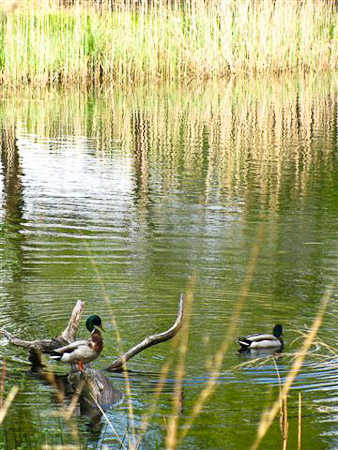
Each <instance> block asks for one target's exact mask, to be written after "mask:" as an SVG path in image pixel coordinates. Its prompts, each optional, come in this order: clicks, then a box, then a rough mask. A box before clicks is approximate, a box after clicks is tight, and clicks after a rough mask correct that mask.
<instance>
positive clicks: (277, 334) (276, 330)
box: [273, 325, 283, 338]
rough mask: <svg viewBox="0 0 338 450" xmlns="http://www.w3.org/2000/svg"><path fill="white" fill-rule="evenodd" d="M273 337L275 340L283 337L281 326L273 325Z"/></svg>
mask: <svg viewBox="0 0 338 450" xmlns="http://www.w3.org/2000/svg"><path fill="white" fill-rule="evenodd" d="M273 335H274V336H275V337H276V338H280V337H281V336H283V327H282V325H275V326H274V327H273Z"/></svg>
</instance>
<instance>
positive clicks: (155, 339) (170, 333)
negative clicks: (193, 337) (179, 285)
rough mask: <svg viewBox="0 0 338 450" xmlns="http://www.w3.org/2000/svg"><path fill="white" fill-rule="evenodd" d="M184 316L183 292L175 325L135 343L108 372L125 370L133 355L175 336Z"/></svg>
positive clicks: (108, 368)
mask: <svg viewBox="0 0 338 450" xmlns="http://www.w3.org/2000/svg"><path fill="white" fill-rule="evenodd" d="M183 316H184V294H183V293H182V294H181V296H180V301H179V304H178V315H177V319H176V321H175V323H174V325H173V326H172V327H170V328H169V329H168V330H167V331H164V332H163V333H158V334H154V335H152V336H148V337H146V338H145V339H143V341H142V342H140V343H139V344H138V345H135V347H132V348H131V349H130V350H128V351H127V352H126V353H125V354H124V355H122V356H120V357H119V358H118V359H117V360H116V361H114V362H113V364H111V365H110V366H109V367H107V368H106V369H105V370H106V371H108V372H118V371H121V370H123V368H124V365H125V363H126V362H127V361H128V360H129V359H130V358H132V357H133V356H135V355H137V354H138V353H140V352H142V351H143V350H145V349H146V348H149V347H152V346H153V345H156V344H159V343H160V342H165V341H168V340H169V339H171V338H173V337H174V336H175V335H176V334H177V333H178V331H179V330H180V329H181V327H182V325H183Z"/></svg>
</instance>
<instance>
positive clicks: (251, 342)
mask: <svg viewBox="0 0 338 450" xmlns="http://www.w3.org/2000/svg"><path fill="white" fill-rule="evenodd" d="M237 342H238V344H239V345H240V346H241V348H240V350H239V351H240V352H243V351H247V350H251V349H257V350H258V349H275V350H276V351H277V350H282V349H283V347H284V340H283V327H282V325H279V324H278V325H275V326H274V328H273V331H272V334H251V335H248V336H244V337H239V338H238V339H237Z"/></svg>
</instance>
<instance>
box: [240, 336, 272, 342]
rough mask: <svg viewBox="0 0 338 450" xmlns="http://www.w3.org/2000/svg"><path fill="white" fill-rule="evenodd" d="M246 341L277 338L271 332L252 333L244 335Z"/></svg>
mask: <svg viewBox="0 0 338 450" xmlns="http://www.w3.org/2000/svg"><path fill="white" fill-rule="evenodd" d="M245 339H247V340H248V341H251V342H260V341H275V340H276V339H277V338H276V337H275V336H273V335H272V334H252V335H251V336H246V338H245Z"/></svg>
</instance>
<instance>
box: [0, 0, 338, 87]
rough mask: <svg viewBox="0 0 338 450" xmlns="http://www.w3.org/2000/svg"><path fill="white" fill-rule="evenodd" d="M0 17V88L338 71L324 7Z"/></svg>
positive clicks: (174, 8)
mask: <svg viewBox="0 0 338 450" xmlns="http://www.w3.org/2000/svg"><path fill="white" fill-rule="evenodd" d="M0 11H1V13H0V20H1V32H0V80H1V82H2V84H6V85H8V86H12V87H14V86H21V85H24V84H27V83H29V84H33V85H38V86H45V85H59V84H63V85H77V86H88V85H93V84H94V85H99V84H102V83H105V84H107V83H108V84H109V83H114V85H115V86H116V85H117V84H119V85H126V84H130V83H133V84H140V83H147V82H149V81H157V82H158V81H159V82H166V83H171V82H182V83H190V82H191V81H192V80H194V79H198V80H206V79H214V80H215V79H220V78H222V77H227V76H229V75H231V74H236V75H239V74H257V73H260V74H262V73H265V74H270V75H271V74H280V73H295V72H297V73H298V72H313V73H317V72H322V71H332V70H335V69H337V61H338V58H337V42H338V39H337V9H336V6H335V4H334V2H331V1H329V0H328V1H316V0H304V1H294V2H288V1H284V0H275V1H259V0H237V1H234V0H190V1H180V0H172V1H169V0H160V1H158V0H142V1H139V2H131V1H112V0H90V1H88V0H86V1H84V0H76V1H72V2H65V1H61V0H59V1H57V0H40V1H36V0H21V1H20V0H18V1H16V2H14V1H13V2H10V1H9V0H1V1H0Z"/></svg>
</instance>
